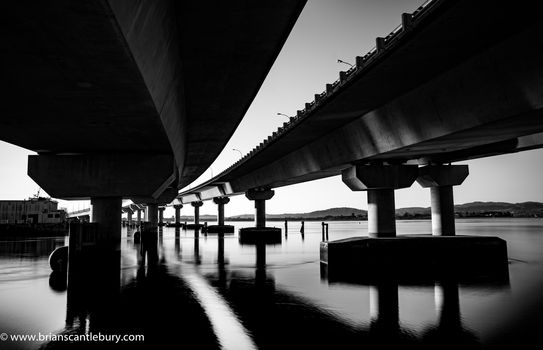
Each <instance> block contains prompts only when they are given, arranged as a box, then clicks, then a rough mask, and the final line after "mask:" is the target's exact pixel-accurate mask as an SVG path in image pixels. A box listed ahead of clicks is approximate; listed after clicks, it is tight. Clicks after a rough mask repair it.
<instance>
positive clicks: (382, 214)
mask: <svg viewBox="0 0 543 350" xmlns="http://www.w3.org/2000/svg"><path fill="white" fill-rule="evenodd" d="M368 234H369V235H370V236H371V237H394V236H396V207H395V205H394V190H393V189H392V188H385V189H373V190H368Z"/></svg>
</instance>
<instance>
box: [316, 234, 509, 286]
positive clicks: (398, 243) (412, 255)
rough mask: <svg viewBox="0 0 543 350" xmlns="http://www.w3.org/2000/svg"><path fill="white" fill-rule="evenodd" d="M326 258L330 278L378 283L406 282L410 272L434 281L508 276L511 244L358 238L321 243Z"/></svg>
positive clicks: (453, 238) (451, 239)
mask: <svg viewBox="0 0 543 350" xmlns="http://www.w3.org/2000/svg"><path fill="white" fill-rule="evenodd" d="M320 258H321V263H322V264H323V265H324V267H325V268H326V269H327V271H326V273H327V279H328V280H329V281H334V280H342V281H352V282H356V283H374V282H375V281H379V280H380V279H382V278H395V279H397V280H398V281H400V282H401V280H402V278H403V277H404V276H409V279H410V280H411V281H413V280H420V281H425V280H427V281H434V280H436V279H439V278H441V277H442V276H444V275H446V276H448V277H449V278H455V277H461V278H462V279H468V280H469V279H470V278H481V277H489V278H490V277H492V278H493V279H496V278H497V279H500V278H501V279H503V278H506V279H508V258H507V244H506V242H505V241H504V240H503V239H500V238H497V237H482V236H430V235H409V236H399V237H394V238H371V237H355V238H347V239H342V240H337V241H332V242H321V246H320Z"/></svg>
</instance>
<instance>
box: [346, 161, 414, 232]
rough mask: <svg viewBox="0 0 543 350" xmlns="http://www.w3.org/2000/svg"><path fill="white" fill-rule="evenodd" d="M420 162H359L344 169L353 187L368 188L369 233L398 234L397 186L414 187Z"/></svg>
mask: <svg viewBox="0 0 543 350" xmlns="http://www.w3.org/2000/svg"><path fill="white" fill-rule="evenodd" d="M417 174H418V169H417V166H416V165H356V166H353V167H351V168H348V169H345V170H343V172H342V180H343V182H344V183H345V184H346V185H347V186H348V187H349V188H350V189H351V190H353V191H367V192H368V235H369V236H370V237H395V236H396V218H395V217H396V213H395V205H394V190H395V189H399V188H406V187H410V186H411V185H412V184H413V182H415V179H416V178H417Z"/></svg>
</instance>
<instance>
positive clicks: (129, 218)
mask: <svg viewBox="0 0 543 350" xmlns="http://www.w3.org/2000/svg"><path fill="white" fill-rule="evenodd" d="M126 218H127V220H128V226H131V225H132V211H130V210H129V211H128V212H127V213H126Z"/></svg>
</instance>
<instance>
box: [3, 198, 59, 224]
mask: <svg viewBox="0 0 543 350" xmlns="http://www.w3.org/2000/svg"><path fill="white" fill-rule="evenodd" d="M65 220H66V211H65V210H63V209H58V202H57V201H54V200H52V199H51V198H46V197H34V198H29V199H26V200H0V224H25V223H29V224H55V223H61V222H64V221H65Z"/></svg>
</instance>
